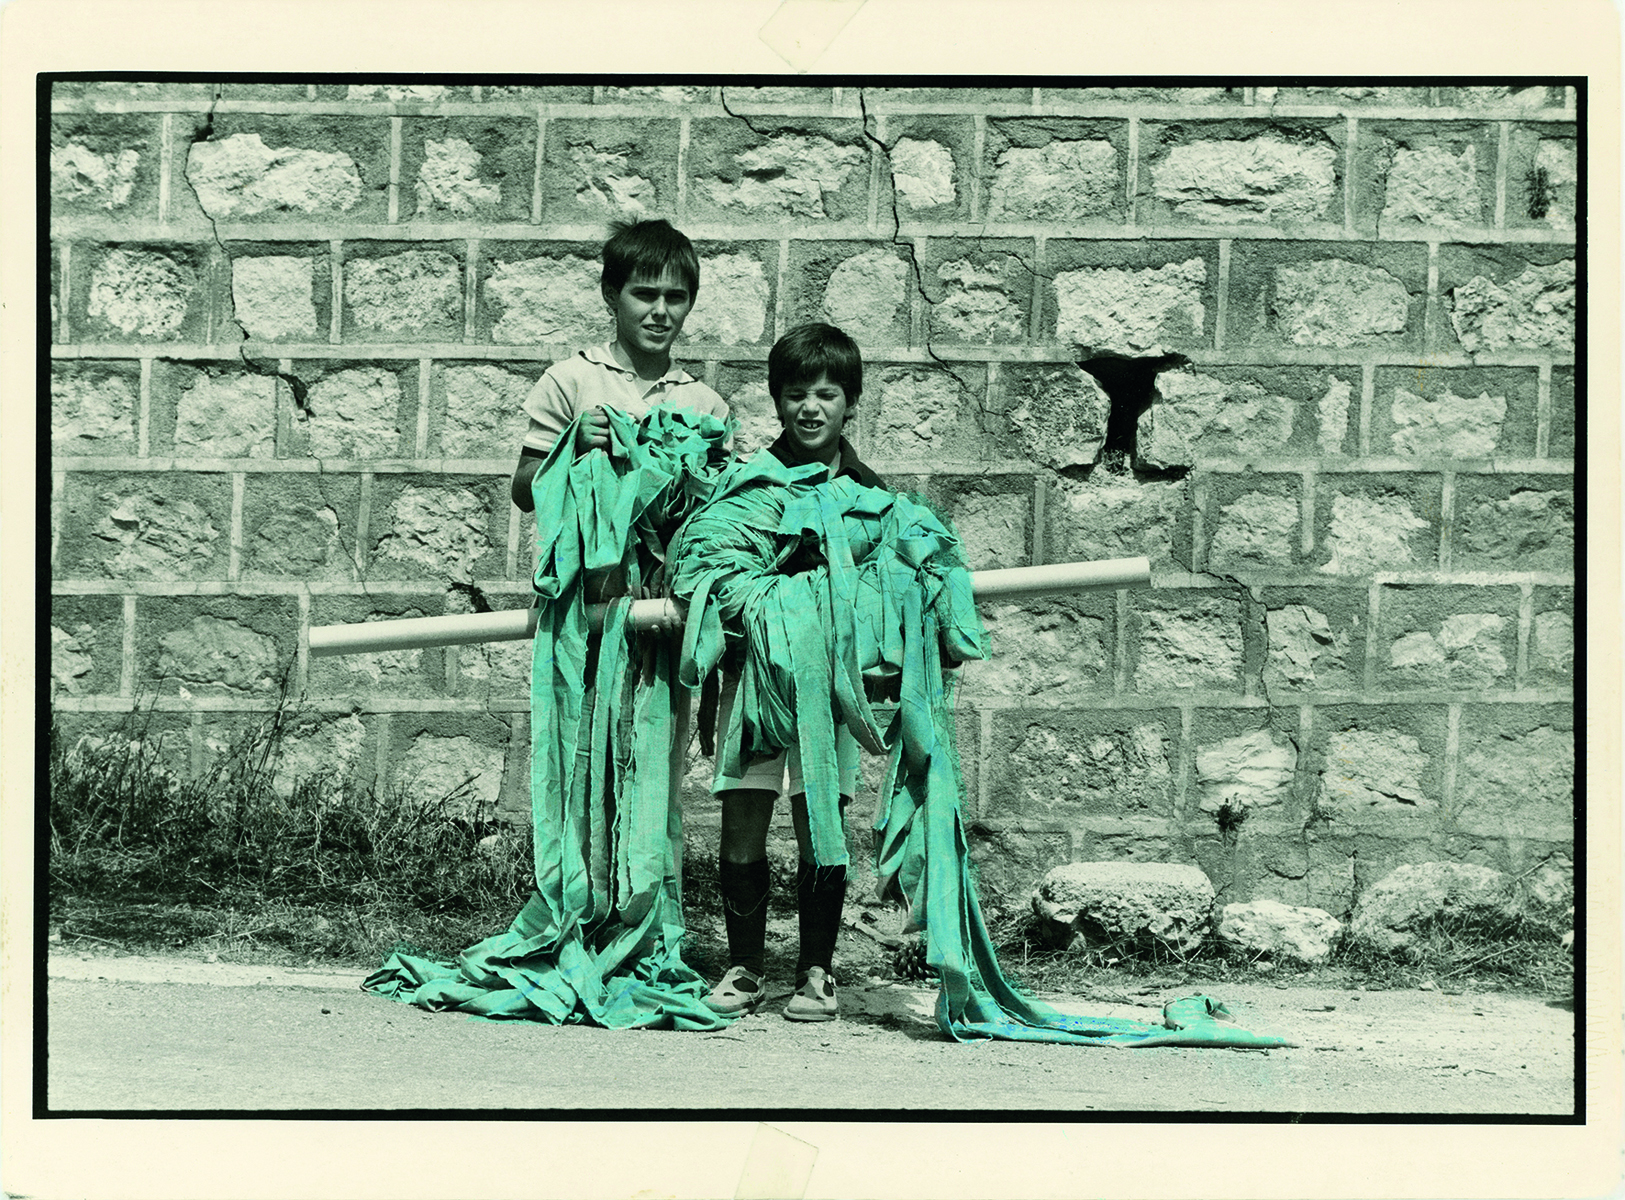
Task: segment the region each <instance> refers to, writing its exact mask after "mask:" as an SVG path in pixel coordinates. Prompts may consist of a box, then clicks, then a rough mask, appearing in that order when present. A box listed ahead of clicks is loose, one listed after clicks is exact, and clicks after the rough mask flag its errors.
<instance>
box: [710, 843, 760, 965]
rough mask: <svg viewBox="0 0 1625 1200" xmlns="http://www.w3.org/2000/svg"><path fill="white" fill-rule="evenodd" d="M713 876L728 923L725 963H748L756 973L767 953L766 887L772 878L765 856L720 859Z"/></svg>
mask: <svg viewBox="0 0 1625 1200" xmlns="http://www.w3.org/2000/svg"><path fill="white" fill-rule="evenodd" d="M717 879H718V883H719V884H720V888H719V890H720V891H721V892H722V915H723V919H724V920H725V921H726V922H727V926H728V965H729V966H730V967H748V968H749V969H750V970H752V971H755V972H756V973H757V974H758V975H760V974H762V973H763V971H764V970H765V967H764V963H765V961H766V957H767V891H768V885H769V883H770V882H771V879H772V876H771V874H770V872H769V871H768V866H767V859H765V858H763V859H758V860H757V861H756V862H753V863H735V862H729V861H728V860H727V859H721V860H720V861H719V862H718V864H717Z"/></svg>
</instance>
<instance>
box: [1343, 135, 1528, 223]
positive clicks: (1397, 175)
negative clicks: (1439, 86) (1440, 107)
mask: <svg viewBox="0 0 1625 1200" xmlns="http://www.w3.org/2000/svg"><path fill="white" fill-rule="evenodd" d="M1498 144H1499V133H1498V131H1497V129H1496V127H1495V126H1494V125H1491V124H1485V123H1483V122H1478V121H1465V122H1464V121H1451V122H1444V121H1386V120H1380V119H1378V120H1364V121H1361V123H1360V140H1359V143H1358V145H1357V146H1356V148H1355V177H1356V178H1358V179H1360V180H1362V181H1364V186H1362V187H1361V188H1360V189H1359V190H1358V191H1357V192H1356V193H1355V195H1354V198H1353V200H1354V203H1353V217H1354V224H1355V227H1356V228H1357V229H1358V230H1359V231H1360V232H1361V233H1362V234H1363V235H1365V236H1367V237H1373V236H1386V235H1392V234H1393V233H1395V232H1399V231H1403V230H1407V229H1409V230H1418V229H1424V228H1430V229H1442V230H1462V229H1469V228H1474V229H1476V228H1483V227H1485V226H1488V225H1490V224H1491V223H1492V222H1493V219H1494V215H1495V160H1496V155H1497V153H1498Z"/></svg>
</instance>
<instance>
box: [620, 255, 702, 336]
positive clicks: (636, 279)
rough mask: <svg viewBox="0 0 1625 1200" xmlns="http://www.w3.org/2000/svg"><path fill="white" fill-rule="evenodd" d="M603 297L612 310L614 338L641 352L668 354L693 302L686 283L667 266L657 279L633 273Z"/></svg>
mask: <svg viewBox="0 0 1625 1200" xmlns="http://www.w3.org/2000/svg"><path fill="white" fill-rule="evenodd" d="M604 299H605V300H607V301H608V302H609V310H610V312H612V313H614V314H615V339H616V340H617V341H618V342H620V343H621V345H623V346H625V347H626V348H627V349H628V350H635V351H638V352H639V353H642V354H670V353H671V344H672V342H673V341H675V340H676V338H677V335H678V333H680V332H681V331H682V328H683V322H684V321H686V320H688V310H689V309H690V308H692V307H693V306H694V297H693V295H692V293H690V292H689V290H688V284H686V283H685V282H683V279H682V277H681V276H679V275H678V274H677V273H676V272H674V271H672V270H670V269H669V268H668V269H667V270H665V271H663V272H662V273H661V275H660V278H658V279H650V278H649V277H648V276H647V275H634V276H633V277H632V278H631V279H628V280H627V281H626V283H625V284H623V285H622V286H621V290H620V293H619V294H617V295H608V294H606V295H605V297H604Z"/></svg>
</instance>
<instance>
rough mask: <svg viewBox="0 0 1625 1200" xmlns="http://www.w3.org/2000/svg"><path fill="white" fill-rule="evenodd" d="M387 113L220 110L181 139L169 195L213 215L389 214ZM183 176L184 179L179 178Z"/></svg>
mask: <svg viewBox="0 0 1625 1200" xmlns="http://www.w3.org/2000/svg"><path fill="white" fill-rule="evenodd" d="M389 143H390V134H389V120H388V118H387V117H383V116H378V117H355V116H336V115H335V116H311V115H308V114H299V115H297V116H292V115H290V116H269V115H265V114H261V113H229V112H228V113H222V112H216V113H214V114H213V117H212V132H211V134H210V135H209V136H208V137H207V138H205V139H204V140H202V141H196V142H192V143H190V144H189V145H188V146H186V158H185V161H184V164H177V165H183V166H184V170H181V171H177V172H176V184H177V186H176V188H175V189H174V191H173V192H172V201H178V202H179V203H177V204H176V210H177V213H179V214H182V215H184V213H185V212H186V210H187V208H190V209H191V211H192V212H194V213H196V214H197V215H199V216H205V217H207V218H209V219H210V220H216V221H309V220H312V219H316V218H327V219H333V218H338V219H342V220H344V221H346V222H356V223H367V224H371V223H382V222H383V221H385V220H387V219H388V199H389V196H388V193H389V158H390V149H389ZM182 178H184V179H185V181H186V185H189V186H184V185H181V179H182Z"/></svg>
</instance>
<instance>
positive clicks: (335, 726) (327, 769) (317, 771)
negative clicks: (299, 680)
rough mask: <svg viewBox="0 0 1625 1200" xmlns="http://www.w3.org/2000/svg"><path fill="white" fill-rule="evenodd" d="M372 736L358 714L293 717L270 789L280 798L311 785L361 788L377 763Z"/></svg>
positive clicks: (365, 784) (333, 787)
mask: <svg viewBox="0 0 1625 1200" xmlns="http://www.w3.org/2000/svg"><path fill="white" fill-rule="evenodd" d="M375 736H376V735H375V734H373V732H372V731H371V730H370V729H369V728H368V726H367V722H366V721H365V720H364V719H363V718H362V716H361V714H360V713H348V714H346V715H344V716H338V717H335V716H327V715H317V714H306V715H302V716H299V717H296V718H294V720H293V722H292V723H291V724H290V726H289V729H288V732H287V734H286V736H285V737H284V739H283V742H282V753H281V756H280V757H279V759H278V760H277V764H276V769H275V771H274V773H273V774H272V776H271V786H272V787H273V788H275V789H276V792H277V794H278V795H280V796H291V795H293V793H294V792H295V791H296V790H297V789H299V788H301V787H311V786H319V787H321V788H323V789H324V790H327V789H337V788H342V787H344V786H346V785H348V786H350V787H355V788H364V787H366V786H368V785H369V784H370V783H371V781H372V775H373V771H372V763H374V762H376V761H377V750H376V748H375V743H374V741H373V738H374V737H375Z"/></svg>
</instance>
